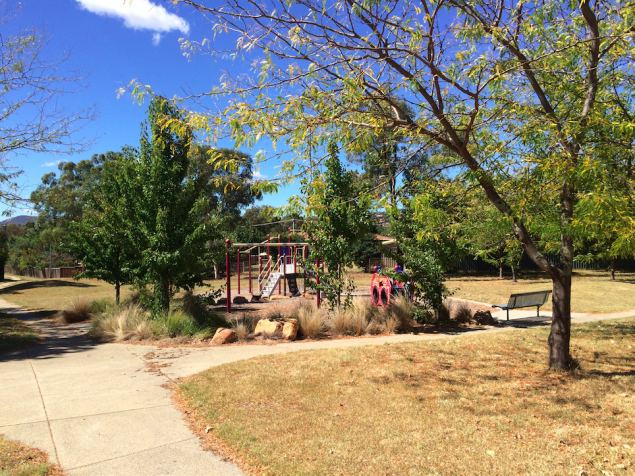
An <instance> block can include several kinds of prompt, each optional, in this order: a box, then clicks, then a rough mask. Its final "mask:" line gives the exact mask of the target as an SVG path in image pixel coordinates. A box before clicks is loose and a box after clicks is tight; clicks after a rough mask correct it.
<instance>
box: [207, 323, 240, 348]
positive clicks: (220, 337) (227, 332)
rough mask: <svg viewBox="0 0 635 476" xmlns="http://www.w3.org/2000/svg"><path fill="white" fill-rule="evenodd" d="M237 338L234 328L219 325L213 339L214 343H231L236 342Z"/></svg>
mask: <svg viewBox="0 0 635 476" xmlns="http://www.w3.org/2000/svg"><path fill="white" fill-rule="evenodd" d="M236 340H237V337H236V333H235V332H234V331H233V330H232V329H225V328H224V327H219V328H218V330H217V331H216V334H214V337H213V339H212V345H223V344H231V343H232V342H236Z"/></svg>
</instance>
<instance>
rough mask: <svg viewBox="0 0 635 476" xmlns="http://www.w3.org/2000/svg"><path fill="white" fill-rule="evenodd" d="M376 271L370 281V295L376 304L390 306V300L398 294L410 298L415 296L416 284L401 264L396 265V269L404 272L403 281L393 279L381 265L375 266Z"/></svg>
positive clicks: (400, 272)
mask: <svg viewBox="0 0 635 476" xmlns="http://www.w3.org/2000/svg"><path fill="white" fill-rule="evenodd" d="M374 271H375V273H374V274H373V277H372V279H371V281H370V295H371V299H372V300H373V304H374V305H375V306H381V307H383V308H388V306H390V300H391V299H392V298H393V297H396V296H398V295H402V296H407V297H408V299H410V300H412V299H413V298H414V294H413V287H414V284H413V282H412V281H410V279H409V276H408V274H407V273H406V272H405V271H404V270H403V269H402V267H401V266H395V271H396V272H397V273H399V274H403V278H404V279H403V282H400V281H397V280H394V279H391V278H390V277H389V276H387V275H386V274H385V271H384V270H382V268H381V267H380V266H375V268H374Z"/></svg>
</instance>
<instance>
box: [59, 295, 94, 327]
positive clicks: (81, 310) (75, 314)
mask: <svg viewBox="0 0 635 476" xmlns="http://www.w3.org/2000/svg"><path fill="white" fill-rule="evenodd" d="M92 305H93V302H91V301H89V300H87V299H84V298H76V299H73V300H72V301H71V303H70V305H69V306H68V308H66V309H64V310H63V311H61V312H60V313H59V314H58V316H57V322H59V323H60V324H74V323H77V322H84V321H87V320H89V319H90V318H91V317H92V316H93V314H92V312H91V307H92Z"/></svg>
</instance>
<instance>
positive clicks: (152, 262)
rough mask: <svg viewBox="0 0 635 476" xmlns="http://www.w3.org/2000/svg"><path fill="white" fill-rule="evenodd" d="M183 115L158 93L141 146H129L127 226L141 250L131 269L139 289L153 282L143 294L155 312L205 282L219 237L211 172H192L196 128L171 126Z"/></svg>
mask: <svg viewBox="0 0 635 476" xmlns="http://www.w3.org/2000/svg"><path fill="white" fill-rule="evenodd" d="M181 119H182V116H181V114H180V113H179V112H178V110H177V109H176V108H175V107H173V106H172V105H170V103H168V102H167V101H166V100H165V99H163V98H155V99H153V100H152V102H151V103H150V106H149V108H148V122H147V124H146V125H145V126H144V128H143V129H142V135H141V144H140V150H139V151H137V150H133V149H127V150H126V151H125V155H126V163H127V164H129V166H128V167H127V168H126V173H125V174H124V176H123V177H122V180H125V182H126V184H125V187H124V190H125V194H126V195H125V203H124V207H125V214H126V218H125V220H126V223H125V229H126V230H127V233H128V234H129V238H130V241H131V243H132V246H133V248H134V249H135V250H138V252H139V258H138V262H137V263H136V264H135V268H134V269H132V270H131V271H132V274H133V275H134V279H135V282H136V284H137V286H138V287H139V289H140V290H142V291H146V288H145V287H146V286H150V288H149V289H147V293H143V294H142V296H144V298H145V302H146V304H147V305H148V307H149V308H151V309H153V311H154V312H164V313H165V312H168V311H169V308H170V300H171V298H172V296H173V295H174V293H175V292H177V291H178V290H180V289H184V290H191V289H193V288H194V286H196V285H203V280H204V279H205V278H206V277H207V273H208V271H209V270H210V269H211V267H212V266H213V259H212V254H211V253H210V248H209V243H210V242H211V241H213V240H215V239H217V238H218V237H217V228H216V225H217V223H218V219H215V218H212V217H211V216H209V214H208V213H207V211H208V210H209V208H208V205H209V199H208V197H207V196H206V195H205V193H204V192H205V186H206V185H207V180H206V177H205V176H204V175H201V174H198V175H192V174H191V173H190V172H191V169H190V167H189V165H190V161H189V149H190V142H191V140H192V135H191V132H190V131H189V130H188V129H184V130H182V131H177V132H174V131H173V130H172V129H170V128H169V127H168V126H169V124H170V122H171V121H177V120H181Z"/></svg>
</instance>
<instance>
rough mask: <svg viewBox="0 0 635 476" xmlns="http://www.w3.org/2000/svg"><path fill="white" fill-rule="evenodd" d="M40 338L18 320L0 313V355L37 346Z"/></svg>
mask: <svg viewBox="0 0 635 476" xmlns="http://www.w3.org/2000/svg"><path fill="white" fill-rule="evenodd" d="M39 341H40V336H39V335H38V334H37V333H36V332H35V331H34V330H33V329H31V328H30V327H29V326H27V325H26V324H24V323H23V322H22V321H21V320H20V319H17V318H15V317H11V316H7V315H6V314H4V313H2V312H0V354H4V353H5V352H13V351H14V350H19V349H22V348H24V347H29V346H31V345H34V344H37V343H38V342H39Z"/></svg>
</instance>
